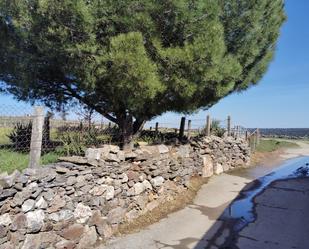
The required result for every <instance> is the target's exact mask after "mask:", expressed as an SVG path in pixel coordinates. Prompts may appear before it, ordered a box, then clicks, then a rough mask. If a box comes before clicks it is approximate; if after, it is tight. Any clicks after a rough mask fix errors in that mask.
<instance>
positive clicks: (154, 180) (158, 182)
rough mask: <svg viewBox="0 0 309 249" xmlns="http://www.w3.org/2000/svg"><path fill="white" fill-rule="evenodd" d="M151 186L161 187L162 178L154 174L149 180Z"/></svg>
mask: <svg viewBox="0 0 309 249" xmlns="http://www.w3.org/2000/svg"><path fill="white" fill-rule="evenodd" d="M150 182H151V184H152V186H153V187H161V186H162V185H163V183H164V178H163V177H162V176H156V177H155V178H152V179H151V180H150Z"/></svg>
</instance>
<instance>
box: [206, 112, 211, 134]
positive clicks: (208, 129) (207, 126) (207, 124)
mask: <svg viewBox="0 0 309 249" xmlns="http://www.w3.org/2000/svg"><path fill="white" fill-rule="evenodd" d="M210 122H211V120H210V115H207V118H206V136H210V127H211V124H210Z"/></svg>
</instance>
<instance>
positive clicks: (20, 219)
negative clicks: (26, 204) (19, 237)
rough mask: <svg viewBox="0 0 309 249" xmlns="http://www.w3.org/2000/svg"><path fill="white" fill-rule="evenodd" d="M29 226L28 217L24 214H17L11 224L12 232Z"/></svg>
mask: <svg viewBox="0 0 309 249" xmlns="http://www.w3.org/2000/svg"><path fill="white" fill-rule="evenodd" d="M26 226H27V217H26V215H25V214H23V213H19V214H16V215H15V216H14V218H13V221H12V224H11V227H10V228H11V231H17V230H22V229H25V228H26Z"/></svg>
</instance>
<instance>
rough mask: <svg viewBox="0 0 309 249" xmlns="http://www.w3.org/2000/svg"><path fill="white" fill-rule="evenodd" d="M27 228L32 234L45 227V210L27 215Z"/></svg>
mask: <svg viewBox="0 0 309 249" xmlns="http://www.w3.org/2000/svg"><path fill="white" fill-rule="evenodd" d="M26 218H27V227H28V229H29V232H30V233H36V232H39V231H40V230H41V228H42V226H43V225H44V218H45V214H44V211H43V210H35V211H33V212H28V213H27V214H26Z"/></svg>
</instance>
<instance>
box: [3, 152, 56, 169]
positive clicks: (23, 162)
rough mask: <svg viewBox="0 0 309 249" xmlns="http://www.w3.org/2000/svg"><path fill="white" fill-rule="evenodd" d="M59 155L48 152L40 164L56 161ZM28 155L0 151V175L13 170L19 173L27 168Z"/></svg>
mask: <svg viewBox="0 0 309 249" xmlns="http://www.w3.org/2000/svg"><path fill="white" fill-rule="evenodd" d="M58 157H59V155H58V154H56V153H55V152H49V153H47V154H45V155H43V156H42V157H41V164H42V165H45V164H49V163H54V162H56V161H57V159H58ZM28 163H29V153H20V152H14V151H11V150H6V149H2V150H0V173H1V172H8V173H11V172H13V171H14V170H15V169H17V170H19V171H21V170H23V169H25V168H27V167H28Z"/></svg>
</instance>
